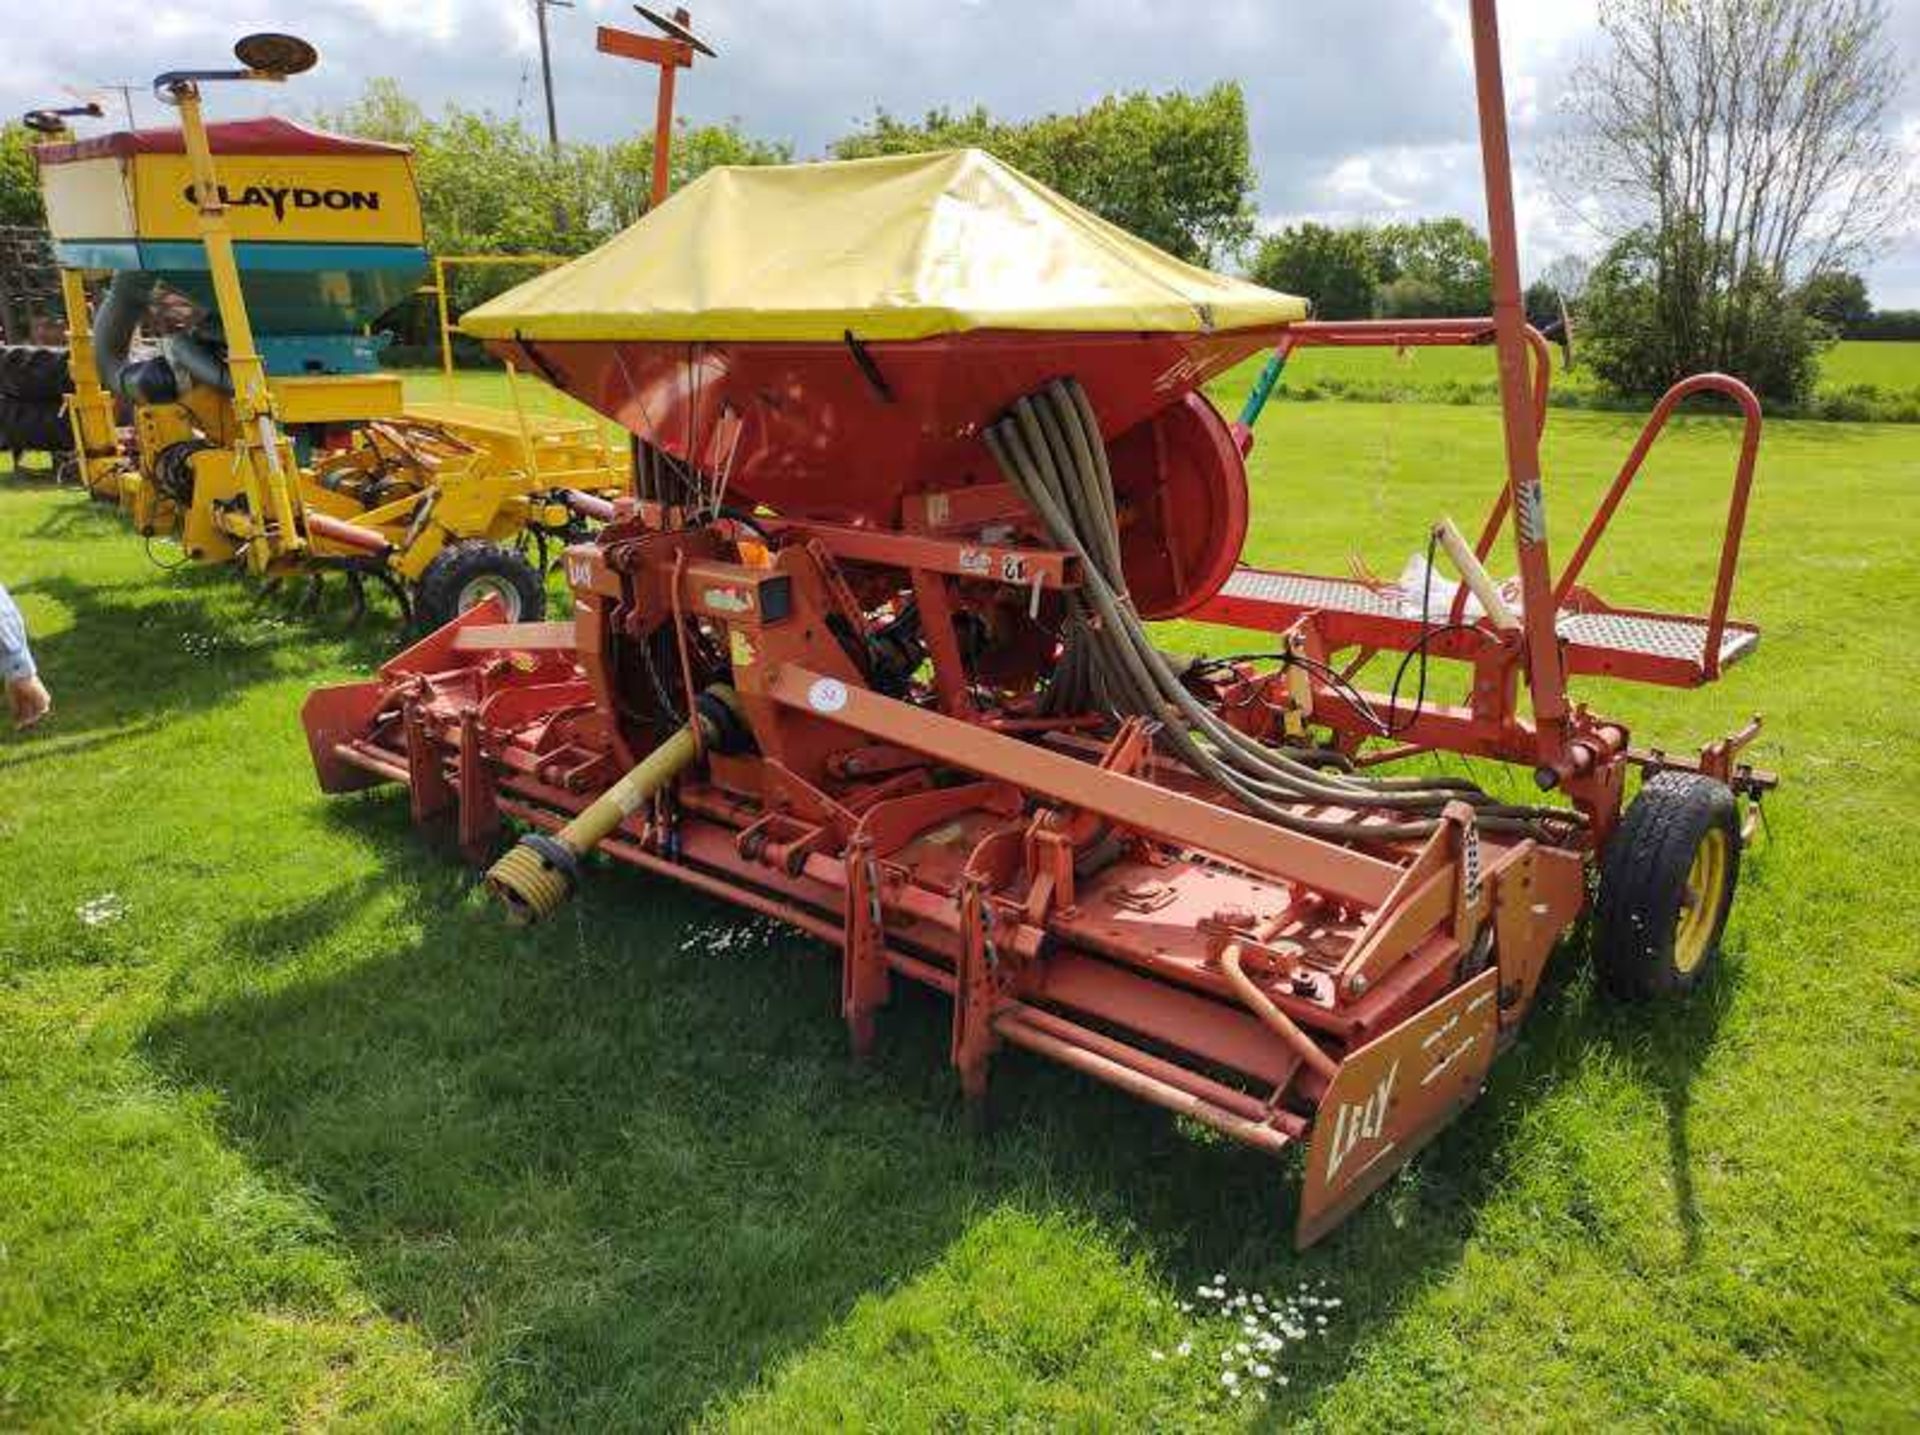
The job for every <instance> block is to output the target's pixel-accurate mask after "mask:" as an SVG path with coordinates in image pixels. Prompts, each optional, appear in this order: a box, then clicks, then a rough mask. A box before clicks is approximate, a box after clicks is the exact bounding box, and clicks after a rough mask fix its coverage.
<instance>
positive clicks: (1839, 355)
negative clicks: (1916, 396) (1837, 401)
mask: <svg viewBox="0 0 1920 1435" xmlns="http://www.w3.org/2000/svg"><path fill="white" fill-rule="evenodd" d="M1820 379H1821V382H1822V383H1823V384H1834V385H1843V384H1878V385H1879V386H1880V387H1881V388H1883V389H1920V341H1912V340H1908V341H1901V340H1896V339H1887V340H1884V341H1881V340H1876V341H1873V342H1868V341H1865V340H1852V341H1849V342H1845V343H1839V344H1835V345H1834V346H1833V347H1832V348H1831V349H1829V350H1828V351H1827V352H1826V353H1825V354H1824V355H1823V356H1822V357H1821V360H1820Z"/></svg>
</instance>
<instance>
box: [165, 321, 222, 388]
mask: <svg viewBox="0 0 1920 1435" xmlns="http://www.w3.org/2000/svg"><path fill="white" fill-rule="evenodd" d="M164 348H165V350H166V355H167V358H168V360H169V361H170V362H171V363H172V364H173V366H174V367H175V368H177V369H179V370H181V371H182V372H184V373H185V374H186V376H187V377H188V378H189V379H191V380H193V382H194V383H196V384H198V385H200V387H201V388H204V389H212V390H213V391H214V392H215V393H219V394H226V395H227V396H229V397H231V396H232V394H233V375H232V374H231V373H230V372H229V371H228V369H227V362H226V360H225V359H222V358H221V357H220V356H219V355H217V354H215V353H214V352H213V350H212V349H210V348H208V347H207V346H206V344H205V343H203V342H202V341H201V340H199V339H196V338H195V337H194V336H193V335H191V334H175V335H173V336H171V337H170V338H169V339H168V340H167V341H166V344H165V345H164Z"/></svg>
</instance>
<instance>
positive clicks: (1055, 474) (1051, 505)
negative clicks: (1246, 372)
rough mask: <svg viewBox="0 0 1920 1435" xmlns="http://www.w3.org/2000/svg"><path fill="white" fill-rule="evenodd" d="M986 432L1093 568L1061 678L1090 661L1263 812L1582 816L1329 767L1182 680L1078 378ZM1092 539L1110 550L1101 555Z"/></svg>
mask: <svg viewBox="0 0 1920 1435" xmlns="http://www.w3.org/2000/svg"><path fill="white" fill-rule="evenodd" d="M985 438H986V441H987V443H988V446H989V448H990V450H991V451H992V452H993V454H994V457H995V459H996V460H997V461H998V463H999V465H1000V467H1001V468H1002V470H1003V471H1004V472H1005V473H1006V475H1007V477H1008V480H1009V481H1010V482H1012V483H1013V484H1014V486H1015V487H1016V489H1017V490H1019V491H1020V492H1021V493H1022V495H1023V496H1024V497H1025V498H1026V499H1027V501H1028V502H1029V504H1030V505H1031V506H1032V507H1033V508H1034V509H1035V510H1036V512H1038V513H1039V514H1040V516H1041V518H1042V519H1043V521H1044V522H1045V523H1046V525H1047V527H1048V529H1049V531H1050V532H1051V533H1052V535H1053V537H1054V539H1055V541H1056V542H1057V543H1059V544H1060V545H1061V546H1062V547H1063V548H1066V549H1067V550H1068V551H1070V552H1073V553H1074V554H1075V555H1076V556H1077V557H1079V559H1080V560H1081V563H1082V566H1083V569H1084V570H1085V573H1086V581H1085V583H1084V585H1083V588H1082V590H1081V592H1080V593H1079V594H1077V595H1074V597H1073V599H1072V600H1071V603H1070V607H1071V609H1072V612H1071V615H1070V616H1071V622H1070V628H1069V631H1068V640H1069V653H1068V655H1067V656H1066V657H1065V658H1063V661H1062V665H1061V672H1060V674H1059V679H1060V680H1061V681H1062V682H1063V683H1064V684H1065V685H1066V686H1068V687H1069V688H1079V687H1081V686H1082V685H1083V683H1084V679H1085V677H1086V676H1087V670H1088V669H1089V668H1090V670H1091V674H1092V676H1093V678H1094V682H1095V684H1096V685H1098V686H1099V687H1101V688H1102V689H1104V693H1103V696H1105V697H1107V698H1109V699H1117V706H1119V707H1121V708H1123V709H1125V710H1128V711H1131V712H1135V713H1139V714H1141V715H1145V716H1151V717H1154V718H1156V719H1158V720H1159V721H1160V722H1161V723H1162V733H1163V738H1164V740H1165V741H1166V742H1167V743H1168V745H1169V746H1171V747H1172V748H1173V749H1174V751H1175V755H1176V756H1178V757H1179V758H1180V759H1181V760H1182V761H1183V762H1185V763H1186V764H1187V765H1188V766H1190V767H1192V768H1194V769H1195V770H1196V771H1199V772H1202V773H1204V774H1206V775H1208V776H1209V777H1212V778H1213V779H1214V780H1216V781H1219V782H1220V783H1221V784H1222V785H1223V786H1224V787H1226V788H1227V789H1228V790H1229V791H1230V792H1233V793H1234V794H1235V795H1236V796H1237V797H1239V798H1240V799H1241V800H1242V801H1243V802H1245V803H1247V805H1248V806H1249V807H1251V808H1253V809H1254V810H1255V811H1257V812H1259V813H1260V814H1261V815H1263V816H1266V817H1268V818H1269V819H1270V820H1272V821H1274V822H1276V824H1278V825H1283V826H1287V827H1290V828H1295V829H1296V830H1302V831H1308V832H1314V833H1317V834H1320V835H1326V836H1336V837H1353V836H1358V835H1365V836H1368V837H1373V838H1392V837H1415V836H1423V835H1425V834H1427V833H1429V832H1431V831H1432V830H1433V828H1434V826H1435V823H1436V820H1437V815H1438V812H1439V810H1440V808H1441V807H1443V806H1444V805H1445V804H1446V803H1448V802H1452V801H1462V802H1466V803H1468V804H1470V805H1472V806H1474V807H1475V808H1477V809H1478V811H1477V813H1476V820H1477V822H1478V823H1479V824H1480V825H1482V826H1484V827H1488V828H1490V829H1494V830H1515V831H1533V830H1537V825H1538V823H1539V822H1540V821H1542V820H1562V821H1565V820H1577V819H1576V818H1574V815H1573V814H1570V813H1566V812H1562V811H1560V810H1559V809H1553V808H1545V809H1543V808H1529V807H1510V806H1507V805H1505V804H1501V803H1499V802H1497V801H1496V800H1495V799H1493V798H1491V797H1490V796H1488V795H1487V794H1485V793H1483V792H1481V791H1480V790H1479V789H1478V788H1477V787H1475V786H1473V785H1472V784H1471V783H1466V782H1463V781H1461V780H1459V779H1451V778H1442V779H1437V780H1432V781H1429V780H1427V779H1422V778H1418V777H1398V778H1384V779H1378V778H1366V777H1359V776H1352V775H1349V774H1346V773H1340V772H1336V773H1331V774H1330V773H1327V772H1325V771H1324V770H1322V769H1321V768H1319V767H1315V766H1310V765H1308V764H1307V763H1303V762H1300V761H1298V760H1297V759H1295V758H1292V757H1290V756H1289V755H1287V754H1286V753H1285V752H1284V751H1282V750H1277V749H1274V748H1270V747H1268V746H1266V745H1265V744H1262V743H1259V742H1257V741H1256V740H1255V739H1253V738H1250V737H1248V736H1247V735H1246V734H1244V733H1242V732H1240V731H1239V730H1238V729H1236V728H1233V727H1231V726H1230V725H1228V724H1226V723H1224V722H1223V721H1221V720H1220V718H1219V717H1218V716H1217V715H1216V714H1214V713H1213V712H1212V711H1211V710H1210V709H1208V708H1206V707H1205V706H1204V705H1203V704H1201V703H1200V702H1199V701H1198V700H1197V699H1195V698H1194V696H1193V695H1192V694H1191V693H1190V692H1188V691H1187V690H1186V688H1185V685H1184V684H1182V683H1181V682H1180V681H1179V678H1178V677H1177V675H1175V674H1174V673H1173V671H1172V669H1171V667H1170V666H1169V665H1168V664H1167V663H1166V660H1165V659H1164V657H1163V656H1162V655H1161V654H1160V653H1159V651H1158V649H1157V648H1155V647H1154V646H1153V644H1152V643H1151V642H1150V641H1149V640H1148V639H1147V637H1146V633H1145V630H1144V627H1143V625H1142V624H1141V621H1140V619H1139V617H1138V615H1137V614H1136V613H1135V612H1134V610H1133V605H1132V602H1131V600H1130V598H1128V596H1127V595H1126V591H1125V584H1124V578H1123V577H1122V576H1121V573H1120V561H1119V560H1120V550H1119V542H1118V522H1117V513H1116V508H1115V501H1114V498H1113V487H1112V477H1111V471H1110V469H1109V468H1108V465H1107V462H1106V458H1107V455H1106V449H1105V445H1104V443H1103V442H1102V441H1101V439H1100V435H1099V429H1098V425H1097V420H1096V418H1095V416H1094V414H1093V410H1092V404H1091V401H1090V400H1088V399H1087V397H1086V394H1085V391H1084V390H1083V389H1082V388H1081V387H1080V386H1079V385H1078V384H1077V383H1072V382H1062V381H1055V383H1053V384H1051V385H1049V386H1048V388H1047V389H1046V390H1043V391H1042V392H1041V393H1040V394H1038V395H1035V396H1033V397H1031V398H1027V399H1022V400H1020V401H1019V402H1018V403H1016V404H1015V405H1014V409H1013V413H1012V414H1011V415H1010V416H1009V418H1008V419H1006V420H1003V421H1002V422H1001V423H999V424H997V425H995V426H993V427H992V428H990V429H988V430H986V431H985ZM1083 540H1085V541H1083ZM1090 544H1091V546H1093V547H1096V548H1097V549H1098V550H1099V551H1098V555H1097V557H1096V555H1095V554H1094V553H1092V552H1090V551H1089V546H1090ZM1083 653H1084V655H1085V658H1092V659H1093V661H1092V663H1091V664H1087V663H1086V662H1085V660H1084V658H1083V657H1082V654H1083ZM1197 735H1198V736H1204V738H1205V739H1206V742H1205V743H1204V744H1203V743H1201V742H1200V741H1198V740H1196V739H1197ZM1307 805H1327V806H1336V805H1337V806H1348V807H1354V806H1368V807H1372V808H1376V809H1380V808H1385V809H1388V810H1392V811H1399V812H1402V813H1406V814H1408V815H1409V816H1412V817H1414V818H1415V819H1416V820H1413V821H1402V822H1389V823H1377V822H1375V823H1364V824H1363V823H1361V822H1359V821H1343V820H1339V819H1327V818H1318V817H1306V816H1304V815H1302V814H1300V813H1298V812H1295V811H1292V810H1290V809H1291V808H1296V807H1299V806H1307Z"/></svg>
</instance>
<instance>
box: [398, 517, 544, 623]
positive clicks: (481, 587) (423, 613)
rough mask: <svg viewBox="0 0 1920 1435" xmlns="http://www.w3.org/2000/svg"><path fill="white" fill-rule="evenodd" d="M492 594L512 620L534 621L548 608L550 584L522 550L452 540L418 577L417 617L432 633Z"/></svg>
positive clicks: (416, 589) (414, 604)
mask: <svg viewBox="0 0 1920 1435" xmlns="http://www.w3.org/2000/svg"><path fill="white" fill-rule="evenodd" d="M488 597H495V598H498V599H499V600H500V602H501V604H502V606H504V607H505V608H506V610H507V621H508V622H513V623H530V622H535V621H537V620H538V619H539V618H541V617H542V616H544V615H545V613H546V611H547V589H546V584H545V583H544V582H543V581H542V580H541V577H540V575H539V573H537V572H535V571H534V567H533V565H532V564H531V563H529V562H527V560H526V559H524V558H522V557H521V556H520V555H519V554H518V553H514V552H512V551H510V550H508V549H505V548H502V547H500V545H499V544H497V543H487V542H484V541H482V540H478V539H465V540H463V541H461V542H459V543H449V544H448V545H447V546H446V547H445V548H442V549H441V550H440V552H439V553H438V554H437V555H436V556H435V557H434V560H433V561H432V562H431V563H429V564H428V565H427V571H426V572H424V573H422V574H421V575H420V583H419V586H418V587H416V588H415V589H414V597H413V612H414V617H415V619H416V620H418V622H419V625H420V627H421V628H422V629H425V630H427V631H431V630H432V629H434V628H438V627H440V626H441V625H443V624H445V623H450V622H452V621H453V620H454V619H455V618H457V617H459V616H460V614H462V613H464V612H466V610H467V609H469V608H471V607H472V606H473V605H474V604H475V603H478V602H480V601H481V599H483V598H488Z"/></svg>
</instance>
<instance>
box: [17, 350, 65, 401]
mask: <svg viewBox="0 0 1920 1435" xmlns="http://www.w3.org/2000/svg"><path fill="white" fill-rule="evenodd" d="M72 392H73V375H72V373H71V371H70V370H69V369H68V367H67V351H66V350H65V349H53V348H48V347H46V346H44V345H41V344H5V345H0V398H7V399H24V400H26V401H27V402H29V403H45V402H47V401H49V400H51V401H52V402H54V403H56V404H57V403H59V402H60V399H61V397H62V396H63V395H66V394H69V393H72Z"/></svg>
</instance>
